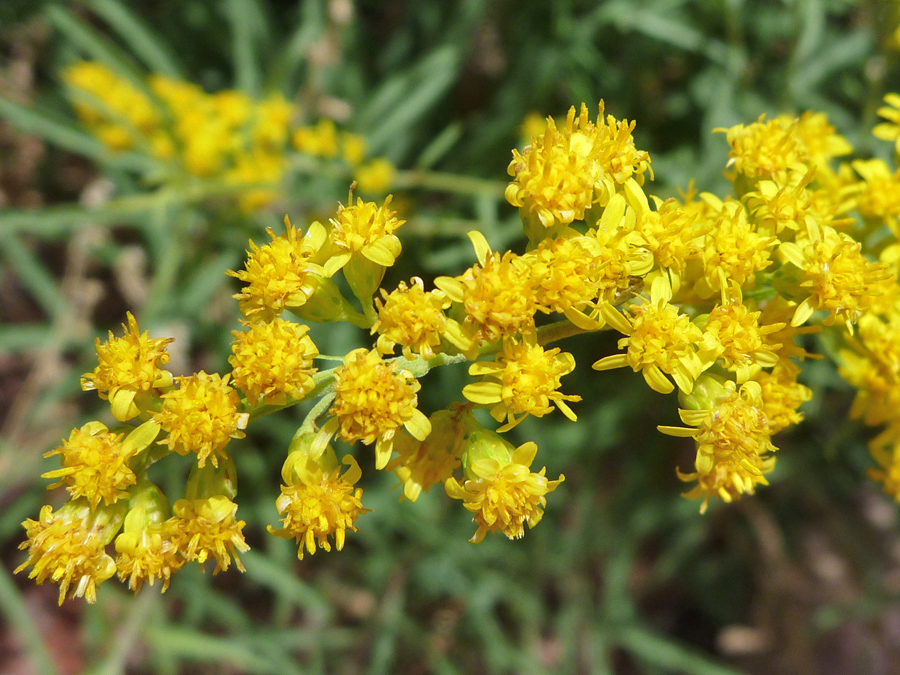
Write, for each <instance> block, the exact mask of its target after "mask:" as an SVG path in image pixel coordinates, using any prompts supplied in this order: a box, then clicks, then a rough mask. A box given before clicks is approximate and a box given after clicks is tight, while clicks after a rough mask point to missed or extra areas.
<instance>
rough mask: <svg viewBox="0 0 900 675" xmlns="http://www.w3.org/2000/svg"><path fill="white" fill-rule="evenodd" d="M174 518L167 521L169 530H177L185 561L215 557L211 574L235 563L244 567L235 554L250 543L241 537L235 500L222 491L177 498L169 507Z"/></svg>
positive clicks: (240, 523)
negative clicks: (173, 513)
mask: <svg viewBox="0 0 900 675" xmlns="http://www.w3.org/2000/svg"><path fill="white" fill-rule="evenodd" d="M172 510H173V511H174V512H175V519H176V520H175V522H173V523H171V524H168V525H167V527H168V528H171V531H172V532H175V533H177V541H178V544H177V549H178V550H179V551H181V553H182V555H183V556H184V557H185V559H186V561H187V562H194V561H196V562H198V563H200V564H201V565H202V564H203V563H205V562H206V561H207V560H208V559H209V557H210V556H212V557H213V558H214V559H215V561H216V569H215V570H214V571H213V574H218V573H219V572H220V571H223V570H227V569H228V567H229V566H230V565H231V556H234V564H235V566H236V567H237V568H238V569H239V570H240V571H241V572H244V571H246V570H245V569H244V566H243V565H242V564H241V559H240V558H238V555H237V554H238V553H245V552H246V551H249V550H250V546H248V545H247V542H246V541H245V540H244V534H243V528H244V525H245V524H246V523H245V522H244V521H243V520H237V519H236V518H235V514H236V513H237V504H235V503H234V502H233V501H231V500H230V499H228V497H225V496H223V495H216V496H214V497H207V498H205V499H179V500H178V501H177V502H175V505H174V506H173V507H172Z"/></svg>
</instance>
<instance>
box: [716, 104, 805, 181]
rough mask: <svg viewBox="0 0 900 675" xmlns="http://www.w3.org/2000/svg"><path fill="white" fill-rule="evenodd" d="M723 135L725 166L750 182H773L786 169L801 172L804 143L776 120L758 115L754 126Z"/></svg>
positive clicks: (746, 126) (728, 130)
mask: <svg viewBox="0 0 900 675" xmlns="http://www.w3.org/2000/svg"><path fill="white" fill-rule="evenodd" d="M716 132H724V133H725V137H726V140H727V141H728V145H730V146H731V152H730V153H729V155H728V157H729V160H728V166H733V167H734V169H735V171H736V172H737V173H738V174H740V175H743V176H745V177H746V178H749V179H751V180H752V179H772V178H776V177H778V176H781V175H783V174H784V173H785V172H787V171H788V169H799V170H802V169H803V168H804V167H805V162H806V161H807V159H808V156H807V153H806V148H805V147H804V145H803V142H802V141H801V140H800V139H799V138H798V137H797V136H796V135H794V133H792V132H793V127H792V126H789V127H788V128H785V126H784V125H783V124H782V123H781V122H779V121H778V120H769V121H768V122H767V121H765V115H760V117H759V119H758V120H757V121H756V122H754V123H753V124H746V125H745V124H737V125H735V126H733V127H731V128H730V129H714V130H713V133H716Z"/></svg>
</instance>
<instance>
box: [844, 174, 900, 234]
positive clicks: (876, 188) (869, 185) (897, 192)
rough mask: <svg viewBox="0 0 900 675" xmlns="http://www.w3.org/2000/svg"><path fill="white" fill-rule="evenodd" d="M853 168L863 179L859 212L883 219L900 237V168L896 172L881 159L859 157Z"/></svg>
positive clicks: (858, 198) (857, 201) (864, 216)
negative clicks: (860, 158)
mask: <svg viewBox="0 0 900 675" xmlns="http://www.w3.org/2000/svg"><path fill="white" fill-rule="evenodd" d="M853 168H854V169H855V170H856V172H857V173H858V174H859V175H860V176H862V178H863V182H862V185H860V186H859V190H858V192H857V195H856V209H857V210H858V211H859V214H860V215H861V216H862V217H863V218H874V219H880V220H883V221H884V222H885V223H887V225H888V227H890V228H891V230H892V231H893V233H894V236H895V237H896V236H900V170H897V171H893V172H892V171H891V170H890V168H888V165H887V164H885V163H884V162H883V161H882V160H880V159H869V160H857V161H855V162H853Z"/></svg>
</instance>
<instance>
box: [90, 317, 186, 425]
mask: <svg viewBox="0 0 900 675" xmlns="http://www.w3.org/2000/svg"><path fill="white" fill-rule="evenodd" d="M127 316H128V324H127V325H125V324H123V325H122V328H123V329H124V330H125V334H124V335H123V336H122V337H120V338H119V337H115V336H114V335H113V332H112V331H110V332H109V339H108V340H107V341H106V342H104V343H101V342H100V338H97V341H96V343H95V346H96V351H97V361H98V365H97V367H96V368H95V369H94V371H93V372H92V373H85V374H84V375H83V376H82V377H81V388H82V389H83V390H84V391H90V390H92V389H96V390H97V393H98V394H99V395H100V398H102V399H108V400H109V402H110V407H111V408H112V413H113V416H114V417H115V418H116V419H117V420H119V421H120V422H125V421H127V420H130V419H132V418H134V417H137V416H138V415H140V414H141V408H144V409H146V407H147V403H148V402H149V401H148V398H149V397H152V396H154V395H156V394H157V393H158V390H159V389H164V388H166V387H169V386H171V385H172V375H171V373H169V372H168V371H166V370H163V368H162V366H164V365H166V364H167V363H168V362H169V355H168V353H167V352H166V348H167V346H168V344H169V343H170V342H173V340H172V339H171V338H151V337H150V334H149V333H148V332H146V331H145V332H144V333H143V334H142V333H140V332H139V331H138V325H137V320H135V318H134V316H133V315H132V314H131V312H129V313H128V315H127Z"/></svg>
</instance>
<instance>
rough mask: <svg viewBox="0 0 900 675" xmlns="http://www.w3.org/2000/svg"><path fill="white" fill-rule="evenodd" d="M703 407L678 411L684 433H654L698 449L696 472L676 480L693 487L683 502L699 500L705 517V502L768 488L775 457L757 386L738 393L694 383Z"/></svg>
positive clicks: (726, 386) (708, 382) (731, 387)
mask: <svg viewBox="0 0 900 675" xmlns="http://www.w3.org/2000/svg"><path fill="white" fill-rule="evenodd" d="M697 386H698V390H699V391H698V394H699V395H700V396H697V397H696V398H697V399H699V398H700V397H701V396H702V397H703V398H705V399H706V400H705V401H704V404H705V405H703V407H699V408H695V409H691V410H686V409H679V411H678V413H679V415H680V416H681V421H682V422H684V423H685V424H688V425H690V427H691V428H685V427H666V426H660V427H657V428H658V429H659V430H660V431H661V432H662V433H664V434H668V435H670V436H681V437H692V438H694V440H695V441H696V443H697V458H696V460H695V462H694V467H695V470H694V471H693V472H690V473H687V474H683V473H681V472H680V471H679V472H678V477H679V478H680V479H681V480H683V481H685V482H690V481H697V485H695V486H694V488H693V489H691V490H690V491H689V492H687V493H685V495H684V496H685V497H687V498H688V499H698V498H700V497H702V498H703V503H702V505H701V507H700V512H701V513H703V512H705V511H706V507H707V504H708V502H709V498H710V497H714V496H719V497H721V498H722V500H723V501H725V502H731V501H733V500H734V499H737V498H738V497H740V496H741V495H742V494H753V491H754V489H755V487H756V485H768V481H766V479H765V475H764V474H766V473H768V472H769V471H771V470H772V469H773V468H774V466H775V458H774V457H768V456H767V455H768V453H769V452H772V451H775V450H776V449H777V448H775V446H774V445H772V443H771V441H770V436H771V430H770V429H769V425H768V421H767V418H766V414H765V412H764V410H765V403H764V401H763V399H762V389H761V387H760V385H759V384H758V383H757V382H745V383H744V384H743V385H742V386H741V388H740V389H738V388H737V385H735V383H734V382H731V381H725V382H724V383H722V382H721V381H719V380H715V379H713V378H705V381H704V382H703V383H702V384H701V383H700V382H698V383H697Z"/></svg>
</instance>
